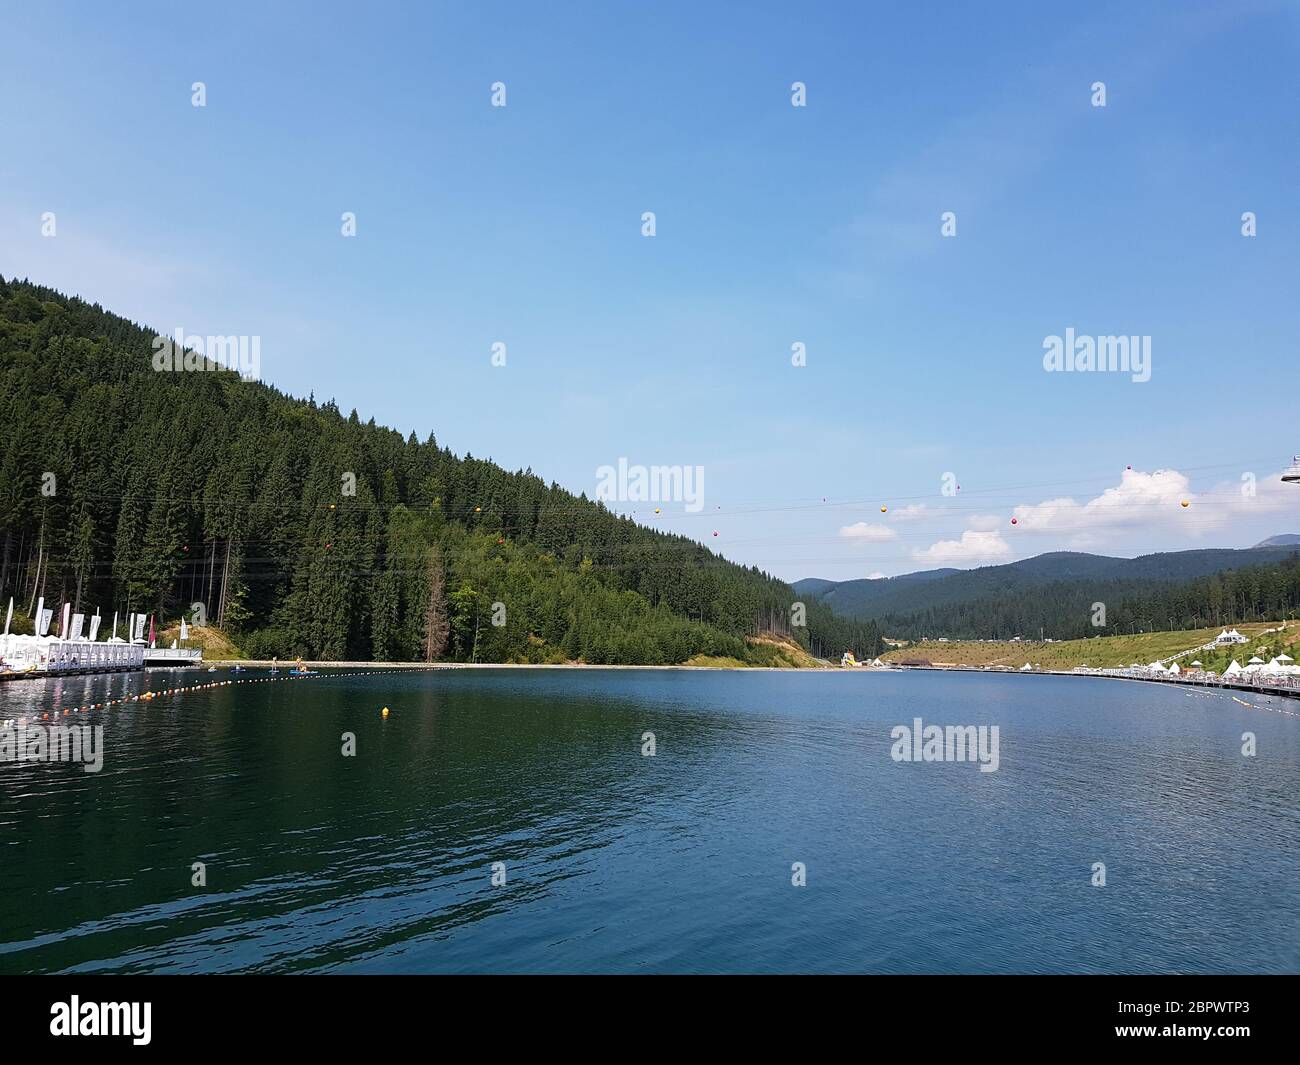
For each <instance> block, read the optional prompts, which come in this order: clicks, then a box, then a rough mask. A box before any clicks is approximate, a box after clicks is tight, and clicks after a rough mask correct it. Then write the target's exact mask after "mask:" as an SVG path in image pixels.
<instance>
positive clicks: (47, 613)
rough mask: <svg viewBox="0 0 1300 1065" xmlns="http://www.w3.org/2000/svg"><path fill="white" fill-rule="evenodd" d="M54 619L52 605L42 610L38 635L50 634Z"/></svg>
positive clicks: (37, 630) (37, 627)
mask: <svg viewBox="0 0 1300 1065" xmlns="http://www.w3.org/2000/svg"><path fill="white" fill-rule="evenodd" d="M53 620H54V607H50V608H49V609H48V610H42V611H41V617H40V622H39V624H38V625H37V626H36V634H37V635H38V636H46V635H48V634H49V631H50V622H51V621H53Z"/></svg>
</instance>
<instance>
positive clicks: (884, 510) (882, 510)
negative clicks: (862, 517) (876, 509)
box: [880, 507, 889, 514]
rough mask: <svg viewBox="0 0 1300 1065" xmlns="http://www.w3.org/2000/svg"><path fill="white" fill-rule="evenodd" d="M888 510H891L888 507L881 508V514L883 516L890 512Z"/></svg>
mask: <svg viewBox="0 0 1300 1065" xmlns="http://www.w3.org/2000/svg"><path fill="white" fill-rule="evenodd" d="M888 510H889V508H888V507H881V508H880V513H881V514H884V513H885V512H886V511H888Z"/></svg>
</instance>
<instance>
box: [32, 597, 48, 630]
mask: <svg viewBox="0 0 1300 1065" xmlns="http://www.w3.org/2000/svg"><path fill="white" fill-rule="evenodd" d="M43 617H45V596H41V597H40V598H39V599H38V600H36V613H35V614H33V615H32V620H33V621H34V622H36V635H37V636H44V635H45V626H44V625H42V624H41V618H43Z"/></svg>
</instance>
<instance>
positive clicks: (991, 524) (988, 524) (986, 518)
mask: <svg viewBox="0 0 1300 1065" xmlns="http://www.w3.org/2000/svg"><path fill="white" fill-rule="evenodd" d="M1006 523H1007V519H1006V518H1004V517H1002V515H1000V514H976V515H974V516H972V517H971V518H969V519H968V520H967V522H966V524H967V525H969V526H970V527H971V528H972V529H979V530H980V531H981V532H986V531H988V530H990V529H1000V528H1002V526H1004V525H1005V524H1006Z"/></svg>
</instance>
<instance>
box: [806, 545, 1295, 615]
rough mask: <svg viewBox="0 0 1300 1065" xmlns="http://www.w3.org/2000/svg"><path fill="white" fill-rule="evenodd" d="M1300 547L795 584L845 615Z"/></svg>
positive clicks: (1251, 558) (1197, 567)
mask: <svg viewBox="0 0 1300 1065" xmlns="http://www.w3.org/2000/svg"><path fill="white" fill-rule="evenodd" d="M1297 547H1300V534H1296V533H1285V534H1282V535H1279V536H1270V537H1269V538H1268V539H1267V540H1264V541H1261V542H1260V543H1259V544H1256V545H1255V546H1254V547H1250V548H1244V549H1236V548H1209V549H1202V550H1196V551H1168V552H1161V553H1158V554H1151V555H1139V556H1138V557H1137V558H1112V557H1110V556H1108V555H1093V554H1088V553H1085V552H1080V551H1053V552H1049V553H1048V554H1044V555H1035V556H1034V557H1033V558H1026V559H1022V560H1021V561H1019V562H1010V563H1007V564H1006V565H1002V566H983V567H981V568H979V569H973V570H958V569H935V570H921V571H918V572H916V573H904V574H901V575H900V576H897V577H887V578H879V579H876V580H867V579H861V580H852V581H828V580H824V579H822V578H820V577H806V578H804V579H803V580H798V581H795V582H794V584H793V588H794V590H795V591H796V592H798V593H799V594H800V595H801V596H806V597H808V598H810V599H813V600H816V601H817V602H820V603H823V604H825V605H826V606H829V607H830V608H831V609H832V610H833V611H834V612H835V613H837V614H840V615H842V616H844V617H851V618H859V619H868V618H870V619H876V618H883V617H886V616H889V615H895V616H897V615H906V614H916V613H918V612H920V611H927V610H934V609H938V608H948V607H955V606H960V605H961V604H964V603H967V602H970V601H973V600H977V599H981V598H984V597H988V596H1005V595H1007V594H1015V593H1018V592H1029V591H1030V590H1032V589H1036V588H1042V587H1043V586H1045V585H1055V584H1060V583H1061V582H1072V581H1086V582H1093V581H1097V582H1101V581H1106V582H1113V581H1123V582H1126V584H1129V585H1131V584H1132V583H1133V582H1139V583H1140V582H1147V581H1150V582H1158V581H1182V580H1191V579H1193V578H1196V577H1204V576H1208V575H1209V574H1212V573H1220V572H1223V571H1225V570H1233V569H1239V568H1242V567H1245V566H1258V565H1265V564H1269V563H1277V562H1282V561H1285V560H1286V559H1288V558H1290V557H1292V556H1293V555H1295V554H1296V551H1297Z"/></svg>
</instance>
